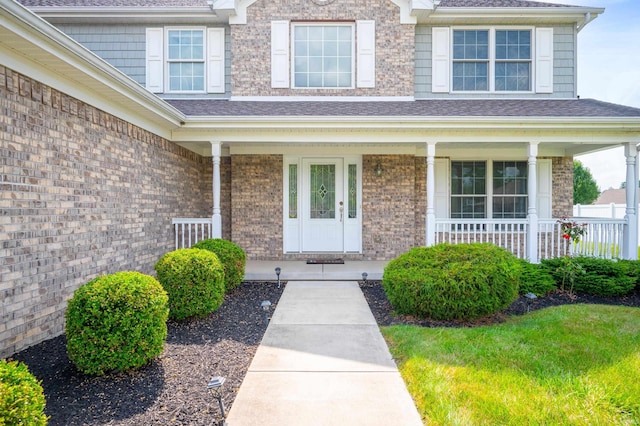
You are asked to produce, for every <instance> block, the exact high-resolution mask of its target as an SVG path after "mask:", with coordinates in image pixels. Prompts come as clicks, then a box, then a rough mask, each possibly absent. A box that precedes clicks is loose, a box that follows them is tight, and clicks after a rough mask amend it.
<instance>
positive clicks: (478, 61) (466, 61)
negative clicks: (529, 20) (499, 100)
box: [452, 30, 532, 92]
mask: <svg viewBox="0 0 640 426" xmlns="http://www.w3.org/2000/svg"><path fill="white" fill-rule="evenodd" d="M531 64H532V49H531V30H454V31H453V67H452V68H453V70H452V71H453V76H452V77H453V90H454V91H498V92H529V91H531V90H532V84H531V80H532V78H531V69H532V65H531Z"/></svg>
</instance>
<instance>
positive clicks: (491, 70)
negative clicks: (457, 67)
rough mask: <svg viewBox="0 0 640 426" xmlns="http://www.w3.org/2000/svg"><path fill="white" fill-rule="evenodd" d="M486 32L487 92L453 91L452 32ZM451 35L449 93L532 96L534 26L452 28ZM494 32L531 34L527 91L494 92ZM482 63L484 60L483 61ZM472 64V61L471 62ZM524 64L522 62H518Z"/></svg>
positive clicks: (534, 81) (534, 90)
mask: <svg viewBox="0 0 640 426" xmlns="http://www.w3.org/2000/svg"><path fill="white" fill-rule="evenodd" d="M485 30H486V31H488V32H489V59H488V62H489V70H488V78H489V90H455V89H454V88H453V63H454V62H456V60H455V59H454V57H453V56H454V55H453V39H454V36H453V34H454V31H485ZM450 31H451V35H450V40H449V49H450V52H451V54H450V57H449V87H450V90H449V92H450V93H457V94H477V93H483V94H486V93H492V94H494V93H495V94H507V95H513V94H533V93H536V57H537V56H536V27H535V26H502V25H500V26H497V25H490V26H468V25H467V26H465V25H463V26H452V27H450ZM496 31H529V32H530V34H531V54H530V58H529V63H530V64H531V70H530V78H531V81H530V84H529V90H515V91H514V90H496V89H495V85H496V80H495V78H496V77H495V74H496V72H495V66H496ZM483 61H484V60H483ZM463 62H470V61H469V60H465V61H463ZM471 62H473V61H471ZM498 62H504V61H503V60H499V61H498ZM519 62H524V61H519Z"/></svg>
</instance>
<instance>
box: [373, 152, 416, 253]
mask: <svg viewBox="0 0 640 426" xmlns="http://www.w3.org/2000/svg"><path fill="white" fill-rule="evenodd" d="M378 163H380V165H381V166H382V169H383V174H382V176H376V175H375V172H374V170H375V168H376V164H378ZM415 186H416V159H415V157H414V156H412V155H384V156H382V155H365V156H363V158H362V211H363V213H362V220H363V223H362V247H363V252H364V255H365V258H366V259H368V260H389V259H393V258H394V257H396V256H398V255H399V254H401V253H404V252H405V251H407V250H409V249H410V248H411V247H413V246H414V244H415V236H416V230H415V221H416V207H415Z"/></svg>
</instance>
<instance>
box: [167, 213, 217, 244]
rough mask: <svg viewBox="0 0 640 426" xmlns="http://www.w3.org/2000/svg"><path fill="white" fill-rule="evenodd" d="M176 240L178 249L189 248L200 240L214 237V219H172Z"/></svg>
mask: <svg viewBox="0 0 640 426" xmlns="http://www.w3.org/2000/svg"><path fill="white" fill-rule="evenodd" d="M171 224H172V225H173V231H174V235H175V241H176V250H177V249H179V248H189V247H191V246H192V245H194V244H196V243H197V242H199V241H202V240H206V239H208V238H212V235H213V220H212V219H211V218H210V217H205V218H177V219H173V220H172V221H171Z"/></svg>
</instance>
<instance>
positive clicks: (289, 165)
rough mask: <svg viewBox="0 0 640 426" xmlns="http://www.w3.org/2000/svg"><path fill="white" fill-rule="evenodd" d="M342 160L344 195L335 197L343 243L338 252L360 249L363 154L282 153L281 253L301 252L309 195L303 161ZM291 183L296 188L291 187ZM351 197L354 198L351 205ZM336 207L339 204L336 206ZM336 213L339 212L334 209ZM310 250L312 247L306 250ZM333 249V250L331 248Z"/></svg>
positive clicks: (355, 251)
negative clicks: (352, 181)
mask: <svg viewBox="0 0 640 426" xmlns="http://www.w3.org/2000/svg"><path fill="white" fill-rule="evenodd" d="M331 159H335V160H340V161H342V163H343V164H342V176H343V178H342V193H343V197H344V198H343V199H342V200H338V199H336V204H337V203H338V202H339V201H343V203H344V205H343V208H344V210H343V244H342V249H341V250H340V251H335V252H336V253H337V252H341V253H361V252H362V156H361V155H350V156H335V155H333V156H331V155H298V156H284V161H283V167H284V173H283V239H284V241H283V251H284V253H302V252H303V248H304V246H305V244H303V243H304V241H303V234H304V232H303V226H304V222H303V210H304V209H303V199H304V197H308V196H309V194H308V193H307V192H308V190H307V189H305V188H304V185H303V163H304V164H308V160H318V161H320V162H322V161H329V160H331ZM349 176H351V177H352V179H355V180H356V185H355V187H356V189H355V194H353V193H352V194H351V197H349V194H350V188H349ZM290 185H293V186H294V187H295V189H293V190H290ZM350 200H352V201H353V200H355V203H353V202H352V204H355V205H354V206H350V204H349V203H350ZM290 201H291V203H290ZM337 208H339V206H337ZM337 213H338V215H339V214H340V212H339V211H338V212H337ZM309 252H312V251H309ZM331 252H334V251H331Z"/></svg>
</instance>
